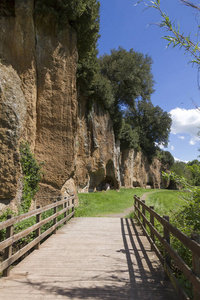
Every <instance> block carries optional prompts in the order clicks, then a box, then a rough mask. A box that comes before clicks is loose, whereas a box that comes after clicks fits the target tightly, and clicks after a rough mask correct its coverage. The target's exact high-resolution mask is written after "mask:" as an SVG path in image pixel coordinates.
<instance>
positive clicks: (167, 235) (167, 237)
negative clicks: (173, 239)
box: [163, 216, 171, 268]
mask: <svg viewBox="0 0 200 300" xmlns="http://www.w3.org/2000/svg"><path fill="white" fill-rule="evenodd" d="M163 219H165V220H167V221H168V222H169V216H163ZM164 239H165V240H166V241H167V243H168V244H169V245H170V232H169V229H168V228H166V227H165V226H164ZM165 263H166V264H167V265H168V266H169V267H170V268H171V257H170V255H169V254H168V253H167V252H166V251H165Z"/></svg>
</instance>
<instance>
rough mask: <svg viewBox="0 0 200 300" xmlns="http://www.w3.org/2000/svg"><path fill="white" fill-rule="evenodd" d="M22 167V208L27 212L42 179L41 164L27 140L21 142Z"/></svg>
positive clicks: (23, 211)
mask: <svg viewBox="0 0 200 300" xmlns="http://www.w3.org/2000/svg"><path fill="white" fill-rule="evenodd" d="M20 155H21V160H20V163H21V167H22V172H23V175H24V176H23V195H22V199H21V207H20V208H21V210H22V213H25V212H27V211H28V210H29V208H30V205H31V200H32V199H33V197H34V195H35V194H36V192H37V191H38V188H39V182H40V179H41V165H38V163H37V161H36V159H35V157H34V155H33V154H32V153H31V151H30V148H29V145H28V143H27V142H22V143H21V144H20Z"/></svg>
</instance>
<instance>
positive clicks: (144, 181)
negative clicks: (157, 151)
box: [120, 149, 162, 189]
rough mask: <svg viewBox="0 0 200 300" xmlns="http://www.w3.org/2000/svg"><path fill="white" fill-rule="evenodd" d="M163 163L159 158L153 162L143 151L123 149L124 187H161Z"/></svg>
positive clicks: (121, 172)
mask: <svg viewBox="0 0 200 300" xmlns="http://www.w3.org/2000/svg"><path fill="white" fill-rule="evenodd" d="M161 172H162V164H161V162H160V161H159V160H158V159H154V160H153V161H152V163H149V162H148V159H147V157H145V156H144V155H143V153H142V152H137V151H136V150H134V149H131V150H123V151H122V153H121V161H120V174H121V184H122V186H124V187H127V188H129V187H142V188H154V189H156V188H160V186H161Z"/></svg>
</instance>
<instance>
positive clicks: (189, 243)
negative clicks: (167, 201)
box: [134, 196, 200, 300]
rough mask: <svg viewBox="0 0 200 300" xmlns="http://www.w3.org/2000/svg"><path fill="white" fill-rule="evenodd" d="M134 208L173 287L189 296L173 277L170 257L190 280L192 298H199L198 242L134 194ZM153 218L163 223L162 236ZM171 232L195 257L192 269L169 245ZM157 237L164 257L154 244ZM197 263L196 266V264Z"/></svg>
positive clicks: (199, 246)
mask: <svg viewBox="0 0 200 300" xmlns="http://www.w3.org/2000/svg"><path fill="white" fill-rule="evenodd" d="M134 200H135V203H134V208H135V212H136V213H135V216H136V219H137V220H138V222H139V224H140V226H141V227H142V230H143V232H144V234H145V235H146V236H147V238H148V240H149V242H150V244H151V248H152V249H153V250H155V252H156V254H157V256H158V257H159V259H160V261H161V263H162V264H163V266H164V269H165V271H166V273H167V275H168V277H169V278H170V280H171V281H172V283H173V285H174V287H175V288H176V289H177V291H178V292H179V294H180V295H181V298H182V299H189V297H188V296H187V295H186V293H185V292H184V291H183V290H182V288H181V287H180V285H179V283H178V281H177V280H176V278H175V277H174V275H173V273H172V270H171V259H173V260H174V262H175V263H176V265H177V266H178V268H179V269H180V270H181V271H182V272H183V274H184V275H185V276H186V278H187V279H188V280H189V281H190V283H191V284H192V286H193V290H194V300H197V299H200V278H199V276H200V274H197V272H196V270H199V269H200V244H198V243H197V242H196V241H194V240H192V239H190V238H189V237H188V236H186V235H185V234H184V233H182V232H181V231H180V230H178V229H177V228H176V227H174V226H173V225H172V224H170V223H169V221H168V220H166V219H167V217H166V216H165V218H164V217H163V218H162V217H161V216H160V215H159V214H157V213H156V212H155V211H154V210H153V207H148V206H147V205H146V204H145V201H141V200H140V199H139V198H138V197H137V196H134ZM140 206H141V207H142V210H141V209H140ZM145 211H148V212H149V214H150V221H149V220H148V219H147V217H146V214H145ZM154 218H156V219H157V220H158V221H159V222H160V224H162V225H163V230H164V236H162V235H161V234H160V233H159V232H158V231H157V230H156V228H155V226H154ZM146 225H147V226H148V227H149V229H150V232H151V234H150V235H149V233H148V232H147V230H146ZM170 233H171V234H172V235H173V236H174V237H176V238H177V239H178V240H179V241H180V242H181V243H182V244H183V245H185V246H186V247H187V248H188V249H190V250H191V251H192V253H193V257H195V264H194V263H193V269H191V268H190V267H189V266H188V265H187V264H186V263H185V262H184V261H183V260H182V259H181V257H180V256H179V255H178V253H177V252H176V251H175V250H174V249H173V248H172V247H171V245H170V235H169V234H170ZM155 236H156V237H157V239H158V240H159V242H160V243H161V244H162V245H163V247H164V249H165V257H163V255H162V254H161V252H160V251H159V250H158V248H157V246H156V245H155V240H154V237H155ZM197 263H198V264H199V265H198V266H196V264H197Z"/></svg>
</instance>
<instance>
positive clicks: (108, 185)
mask: <svg viewBox="0 0 200 300" xmlns="http://www.w3.org/2000/svg"><path fill="white" fill-rule="evenodd" d="M118 188H119V183H118V181H117V180H116V178H115V167H114V163H113V161H112V160H109V161H108V162H107V164H106V176H105V178H104V179H103V180H102V181H101V182H100V183H99V185H98V186H97V190H98V191H102V190H105V191H107V190H109V189H118Z"/></svg>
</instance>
